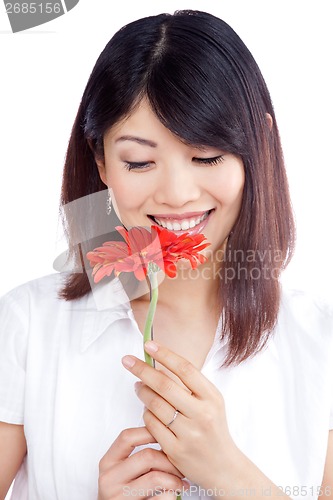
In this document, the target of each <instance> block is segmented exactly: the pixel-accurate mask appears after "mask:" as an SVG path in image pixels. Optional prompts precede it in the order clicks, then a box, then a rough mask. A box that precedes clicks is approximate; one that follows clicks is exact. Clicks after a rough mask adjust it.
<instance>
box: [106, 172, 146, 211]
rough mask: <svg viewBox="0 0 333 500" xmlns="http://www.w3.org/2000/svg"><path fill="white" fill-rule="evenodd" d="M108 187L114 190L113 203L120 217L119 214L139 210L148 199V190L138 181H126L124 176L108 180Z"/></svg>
mask: <svg viewBox="0 0 333 500" xmlns="http://www.w3.org/2000/svg"><path fill="white" fill-rule="evenodd" d="M108 186H109V188H110V189H111V190H112V202H113V204H114V206H115V209H116V212H118V216H119V213H120V214H122V213H124V212H127V211H131V210H137V209H138V208H140V207H141V205H142V204H143V203H144V202H145V200H146V199H147V192H146V191H147V189H145V185H144V183H142V182H141V183H139V182H138V180H137V179H131V178H129V179H124V178H123V176H119V177H118V176H115V175H114V176H112V178H111V179H108Z"/></svg>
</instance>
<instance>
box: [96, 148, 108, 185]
mask: <svg viewBox="0 0 333 500" xmlns="http://www.w3.org/2000/svg"><path fill="white" fill-rule="evenodd" d="M95 162H96V165H97V168H98V172H99V176H100V178H101V181H102V182H104V184H105V185H106V186H107V185H108V183H107V180H106V168H105V163H104V159H102V158H100V157H97V156H96V155H95Z"/></svg>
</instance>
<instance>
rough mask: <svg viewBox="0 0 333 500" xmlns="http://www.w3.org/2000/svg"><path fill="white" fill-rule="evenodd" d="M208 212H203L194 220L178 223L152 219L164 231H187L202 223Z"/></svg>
mask: <svg viewBox="0 0 333 500" xmlns="http://www.w3.org/2000/svg"><path fill="white" fill-rule="evenodd" d="M208 213H209V212H205V213H204V214H203V215H202V216H201V217H197V218H196V219H184V220H182V221H179V222H176V221H174V222H171V221H170V220H169V219H168V220H165V219H157V218H156V217H154V220H155V222H156V223H157V224H158V225H159V226H162V227H164V228H165V229H169V231H180V230H182V231H187V230H188V229H192V228H193V227H195V226H197V225H198V224H200V222H202V221H203V220H204V219H206V217H208Z"/></svg>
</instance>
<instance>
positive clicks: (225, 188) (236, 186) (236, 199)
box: [215, 172, 244, 209]
mask: <svg viewBox="0 0 333 500" xmlns="http://www.w3.org/2000/svg"><path fill="white" fill-rule="evenodd" d="M216 186H219V188H220V189H216V188H215V191H216V197H217V199H220V201H221V203H222V204H223V205H224V206H226V207H229V208H233V207H234V208H235V209H238V208H240V205H241V201H242V196H243V191H244V174H243V172H239V173H238V174H236V175H230V176H226V177H225V178H223V179H221V182H220V183H217V185H216Z"/></svg>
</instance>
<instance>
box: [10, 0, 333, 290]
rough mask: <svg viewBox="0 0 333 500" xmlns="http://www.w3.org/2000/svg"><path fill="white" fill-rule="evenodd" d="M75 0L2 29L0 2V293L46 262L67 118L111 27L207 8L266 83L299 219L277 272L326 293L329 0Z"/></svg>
mask: <svg viewBox="0 0 333 500" xmlns="http://www.w3.org/2000/svg"><path fill="white" fill-rule="evenodd" d="M114 5H115V4H114V2H112V1H111V0H98V1H93V0H81V1H80V2H79V4H78V5H77V6H76V7H75V8H74V9H73V10H71V11H70V12H69V13H68V14H66V15H64V16H62V17H60V18H58V19H55V20H54V21H51V22H49V23H47V24H45V25H42V26H39V27H37V28H33V29H31V30H28V31H25V32H21V33H16V34H12V33H11V32H10V26H9V21H8V19H7V17H6V14H5V12H4V6H3V5H1V7H0V9H1V13H0V32H1V33H0V64H1V78H0V141H1V148H0V165H1V186H0V214H1V243H0V263H1V273H0V295H1V294H3V293H5V292H6V291H7V290H9V289H11V288H12V287H14V286H16V285H18V284H20V283H22V282H25V281H27V280H30V279H33V278H35V277H39V276H42V275H44V274H48V273H50V272H53V268H52V264H53V260H54V258H55V257H56V255H57V254H58V252H59V251H60V249H63V248H64V241H63V240H62V239H61V235H62V232H61V227H60V223H58V200H59V195H60V184H61V172H62V165H63V160H64V155H65V151H66V146H67V141H68V138H69V133H70V129H71V126H72V123H73V121H74V118H75V114H76V110H77V107H78V104H79V101H80V98H81V95H82V92H83V90H84V87H85V84H86V82H87V79H88V76H89V74H90V71H91V69H92V66H93V64H94V63H95V60H96V58H97V56H98V55H99V53H100V52H101V50H102V49H103V47H104V45H105V44H106V43H107V41H108V40H109V38H110V37H111V36H112V34H113V33H114V32H115V31H116V30H118V29H119V28H120V27H121V26H122V25H123V24H125V23H127V22H129V21H132V20H134V19H136V18H138V17H143V16H145V15H152V14H155V13H160V12H173V11H174V10H176V9H182V8H192V9H202V10H207V11H208V12H211V13H213V14H215V15H217V16H219V17H222V18H223V19H224V20H226V21H227V22H228V23H229V24H231V26H232V27H233V28H234V29H235V30H236V31H237V32H238V34H239V35H240V36H241V38H242V39H243V40H244V42H245V43H246V44H247V45H248V47H249V48H250V50H251V51H252V52H253V54H254V56H255V58H256V60H257V62H258V63H259V66H260V67H261V69H262V72H263V74H264V77H265V79H266V81H267V84H268V87H269V89H270V92H271V95H272V99H273V103H274V106H275V111H276V115H277V119H278V124H279V128H280V132H281V136H282V141H283V146H284V152H285V158H286V164H287V170H288V175H289V179H290V185H291V192H292V198H293V204H294V210H295V213H296V218H297V226H298V245H297V252H296V255H295V258H294V261H293V263H292V265H291V266H290V268H289V270H288V271H287V272H286V273H285V280H286V281H288V284H290V285H291V286H293V287H297V288H299V287H301V288H309V289H314V290H315V292H316V293H319V294H321V295H325V296H330V294H331V291H330V289H331V283H332V278H333V272H332V265H331V259H332V242H333V239H332V222H331V218H332V212H333V210H332V206H333V202H332V198H333V197H332V180H333V174H332V163H333V160H332V154H331V144H332V140H333V135H332V128H333V127H332V111H333V99H332V88H333V76H332V75H333V73H332V47H333V31H332V26H331V13H330V9H331V2H330V1H329V0H327V1H323V0H319V1H318V0H316V1H301V0H299V1H298V0H293V1H292V2H290V1H288V0H284V1H267V0H262V1H261V0H251V1H249V0H238V1H237V0H235V1H229V0H219V1H216V0H206V1H205V2H202V1H200V0H188V1H185V0H178V1H173V0H154V2H151V5H146V6H143V5H142V4H141V3H140V2H136V1H133V2H128V1H127V2H116V7H115V6H114Z"/></svg>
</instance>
